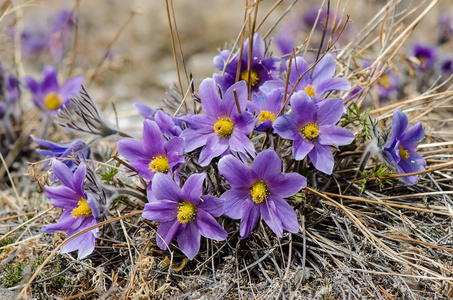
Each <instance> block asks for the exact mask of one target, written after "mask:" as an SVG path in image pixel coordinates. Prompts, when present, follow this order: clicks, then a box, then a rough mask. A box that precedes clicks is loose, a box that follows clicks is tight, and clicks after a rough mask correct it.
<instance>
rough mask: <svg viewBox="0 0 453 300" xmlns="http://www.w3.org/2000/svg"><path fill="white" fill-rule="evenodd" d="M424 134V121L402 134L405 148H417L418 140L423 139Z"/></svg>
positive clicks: (401, 139) (401, 142) (401, 141)
mask: <svg viewBox="0 0 453 300" xmlns="http://www.w3.org/2000/svg"><path fill="white" fill-rule="evenodd" d="M424 136H425V132H424V131H423V126H422V123H420V122H418V123H417V124H415V125H414V126H412V127H411V128H409V129H408V130H407V131H406V132H405V133H404V134H403V135H402V136H401V138H400V144H401V145H402V146H403V148H404V149H415V148H417V146H418V140H421V139H422V138H423V137H424Z"/></svg>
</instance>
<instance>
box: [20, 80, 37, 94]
mask: <svg viewBox="0 0 453 300" xmlns="http://www.w3.org/2000/svg"><path fill="white" fill-rule="evenodd" d="M24 83H25V85H26V86H27V88H28V89H29V90H30V92H31V93H32V94H33V95H37V94H39V92H40V91H39V83H38V82H37V81H36V80H34V79H33V78H32V77H29V76H26V77H24Z"/></svg>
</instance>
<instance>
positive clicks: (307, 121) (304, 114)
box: [274, 91, 354, 174]
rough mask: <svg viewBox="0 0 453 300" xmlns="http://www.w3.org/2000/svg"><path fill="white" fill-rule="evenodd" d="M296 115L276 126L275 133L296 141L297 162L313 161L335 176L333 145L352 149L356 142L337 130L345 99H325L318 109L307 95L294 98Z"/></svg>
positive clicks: (341, 130)
mask: <svg viewBox="0 0 453 300" xmlns="http://www.w3.org/2000/svg"><path fill="white" fill-rule="evenodd" d="M291 110H292V115H283V116H281V117H279V118H278V119H277V120H275V122H274V129H275V131H276V132H277V133H278V134H279V135H280V136H281V137H282V138H284V139H287V140H292V141H293V156H294V159H295V160H302V159H304V158H305V156H307V154H308V156H309V157H310V160H311V161H312V163H313V165H314V166H315V168H316V169H318V170H319V171H321V172H324V173H326V174H332V170H333V165H334V160H333V155H332V152H331V150H330V147H329V145H336V146H342V145H348V144H350V143H351V142H352V141H353V140H354V134H353V133H352V132H350V131H349V130H347V129H345V128H342V127H339V126H336V125H335V124H336V123H337V122H338V121H339V120H340V118H341V116H342V115H343V112H344V106H343V100H342V99H325V100H323V101H321V102H319V104H318V105H315V103H314V102H313V101H312V100H311V99H310V97H308V96H307V94H306V93H305V92H303V91H300V92H297V93H296V94H294V95H293V96H292V97H291Z"/></svg>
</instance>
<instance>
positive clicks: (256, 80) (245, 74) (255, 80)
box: [241, 70, 260, 87]
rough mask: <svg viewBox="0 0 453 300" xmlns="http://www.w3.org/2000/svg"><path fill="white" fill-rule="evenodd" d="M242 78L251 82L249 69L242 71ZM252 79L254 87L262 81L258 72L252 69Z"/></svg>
mask: <svg viewBox="0 0 453 300" xmlns="http://www.w3.org/2000/svg"><path fill="white" fill-rule="evenodd" d="M241 80H244V81H245V82H247V84H248V83H249V72H248V71H247V70H245V71H243V72H242V73H241ZM250 81H251V82H252V87H254V86H256V85H257V84H258V83H259V82H260V78H259V77H258V73H256V72H255V71H253V70H250Z"/></svg>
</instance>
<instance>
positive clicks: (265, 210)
mask: <svg viewBox="0 0 453 300" xmlns="http://www.w3.org/2000/svg"><path fill="white" fill-rule="evenodd" d="M259 207H260V212H261V216H262V217H263V220H264V221H265V222H266V224H267V225H268V226H269V227H270V228H271V229H272V231H273V232H274V233H275V234H276V235H277V236H278V237H279V238H282V237H283V227H282V221H281V220H280V217H279V216H278V213H277V210H276V208H275V204H274V201H264V202H262V203H260V205H259ZM285 217H286V216H285Z"/></svg>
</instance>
